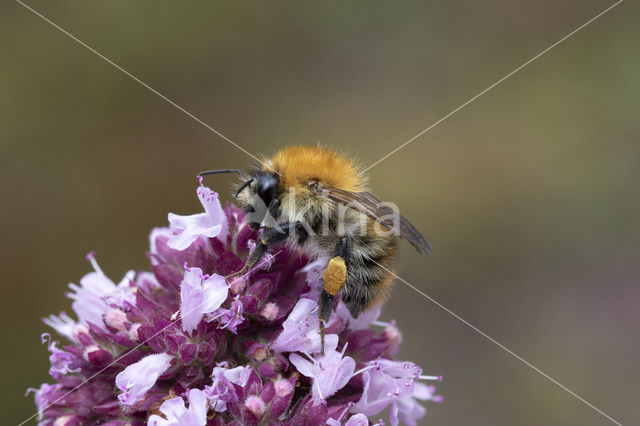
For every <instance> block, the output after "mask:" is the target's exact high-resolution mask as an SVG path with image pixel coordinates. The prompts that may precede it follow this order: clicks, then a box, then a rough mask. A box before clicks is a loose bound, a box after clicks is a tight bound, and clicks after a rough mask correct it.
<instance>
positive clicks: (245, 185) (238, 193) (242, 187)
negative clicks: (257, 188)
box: [234, 179, 253, 198]
mask: <svg viewBox="0 0 640 426" xmlns="http://www.w3.org/2000/svg"><path fill="white" fill-rule="evenodd" d="M251 182H253V179H249V180H248V181H246V182H245V183H243V184H242V185H240V188H238V190H237V191H236V193H235V195H234V196H235V197H236V198H238V195H240V193H241V192H242V190H243V189H245V188H246V187H247V186H249V185H250V184H251Z"/></svg>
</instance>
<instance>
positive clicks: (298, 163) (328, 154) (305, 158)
mask: <svg viewBox="0 0 640 426" xmlns="http://www.w3.org/2000/svg"><path fill="white" fill-rule="evenodd" d="M267 164H268V165H269V166H270V167H272V168H273V169H274V170H275V171H277V172H278V173H279V174H280V180H281V184H283V185H284V186H295V185H299V184H304V183H305V182H308V181H309V180H311V179H316V180H318V181H319V182H321V183H324V184H327V185H331V186H333V187H336V188H339V189H342V190H345V191H353V192H359V191H364V190H365V189H366V178H365V177H364V176H362V175H360V169H359V168H358V166H357V165H356V164H354V162H353V161H351V160H350V159H348V158H347V157H345V156H344V155H341V154H338V153H337V152H335V151H333V150H331V149H328V148H323V147H320V146H292V147H288V148H284V149H282V150H280V151H278V152H277V153H276V154H275V155H274V156H273V157H272V158H271V159H269V160H267Z"/></svg>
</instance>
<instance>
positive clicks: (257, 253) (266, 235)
mask: <svg viewBox="0 0 640 426" xmlns="http://www.w3.org/2000/svg"><path fill="white" fill-rule="evenodd" d="M290 228H291V227H290V226H289V225H288V224H285V225H280V226H279V227H278V228H267V229H265V230H264V231H263V232H262V237H261V238H260V241H259V242H258V244H256V247H255V248H254V249H253V250H252V251H251V253H250V254H249V258H248V259H247V262H246V263H245V264H244V266H243V267H242V269H241V270H239V271H238V272H234V273H233V274H231V275H227V277H226V278H231V277H235V276H237V275H244V274H246V273H247V271H248V270H249V269H251V268H252V267H253V266H254V265H255V264H256V263H258V261H259V260H260V259H262V256H264V254H265V253H266V252H267V247H269V246H270V245H273V244H276V243H279V242H280V241H282V240H284V239H285V238H287V236H288V235H289V230H290Z"/></svg>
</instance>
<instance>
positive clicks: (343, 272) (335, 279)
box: [322, 256, 347, 296]
mask: <svg viewBox="0 0 640 426" xmlns="http://www.w3.org/2000/svg"><path fill="white" fill-rule="evenodd" d="M322 280H323V281H324V289H325V290H326V291H327V293H329V294H330V295H332V296H335V295H336V294H338V291H339V290H340V289H341V288H342V286H343V285H344V282H345V281H346V280H347V265H346V264H345V263H344V259H342V258H341V257H340V256H336V257H334V258H332V259H331V260H330V261H329V264H328V265H327V269H325V270H324V274H322Z"/></svg>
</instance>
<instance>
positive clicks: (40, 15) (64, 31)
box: [16, 0, 264, 164]
mask: <svg viewBox="0 0 640 426" xmlns="http://www.w3.org/2000/svg"><path fill="white" fill-rule="evenodd" d="M16 1H17V2H18V3H20V4H21V5H22V6H24V7H25V8H26V9H28V10H30V11H31V12H33V13H34V14H35V15H37V16H39V17H40V18H42V19H43V20H44V21H46V22H48V23H49V24H51V25H52V26H53V27H54V28H56V29H58V30H60V31H61V32H63V33H64V34H65V35H67V36H69V37H70V38H71V39H73V40H74V41H75V42H76V43H78V44H80V45H81V46H84V47H86V48H87V49H89V50H90V51H91V52H92V53H94V54H96V55H97V56H99V57H100V58H101V59H103V60H104V61H106V62H108V63H109V64H111V65H113V66H114V67H115V68H117V69H118V70H119V71H121V72H122V73H124V74H125V75H127V76H128V77H131V78H132V79H133V80H135V81H136V82H138V83H139V84H140V85H142V86H143V87H144V88H146V89H148V90H149V91H150V92H152V93H154V94H155V95H158V96H159V97H160V98H162V99H164V100H165V101H167V102H168V103H169V104H171V105H172V106H174V107H175V108H176V109H178V110H180V111H182V112H183V113H185V114H186V115H188V116H189V117H191V118H192V119H193V120H195V121H196V122H197V123H199V124H201V125H202V126H204V127H206V128H207V129H209V130H211V131H212V132H213V133H215V134H216V135H218V136H220V137H221V138H222V139H224V140H225V141H227V142H229V143H230V144H231V145H233V146H235V147H236V148H238V149H239V150H240V151H242V152H244V153H245V154H247V155H248V156H250V157H251V158H253V159H254V160H256V161H258V162H259V163H261V164H264V163H263V161H262V160H260V159H259V158H258V157H256V156H255V155H253V154H252V153H250V152H249V151H247V150H246V149H244V148H243V147H241V146H240V145H238V144H237V143H235V142H234V141H232V140H231V139H229V138H228V137H226V136H225V135H223V134H222V133H220V132H219V131H217V130H216V129H214V128H213V127H211V126H210V125H208V124H207V123H205V122H204V121H202V120H201V119H199V118H198V117H196V116H195V115H193V114H192V113H190V112H189V111H187V110H186V109H184V108H183V107H181V106H180V105H178V104H177V103H175V102H174V101H172V100H171V99H169V98H168V97H166V96H165V95H163V94H162V93H160V92H158V91H157V90H156V89H154V88H153V87H151V86H149V85H148V84H147V83H145V82H144V81H142V80H140V79H139V78H138V77H136V76H135V75H133V74H131V73H130V72H129V71H127V70H126V69H124V68H122V67H121V66H120V65H118V64H116V63H115V62H113V61H112V60H111V59H109V58H107V57H106V56H104V55H103V54H102V53H100V52H98V51H97V50H95V49H94V48H93V47H91V46H89V45H88V44H87V43H85V42H83V41H82V40H80V39H79V38H78V37H76V36H74V35H73V34H71V33H70V32H68V31H67V30H65V29H63V28H61V27H60V26H59V25H57V24H56V23H55V22H53V21H51V20H50V19H48V18H47V17H45V16H43V15H42V14H41V13H39V12H38V11H37V10H35V9H33V8H32V7H30V6H28V5H26V4H24V3H23V2H21V1H20V0H16Z"/></svg>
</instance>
